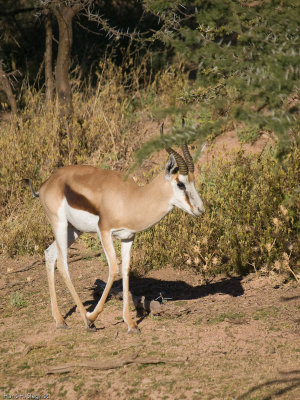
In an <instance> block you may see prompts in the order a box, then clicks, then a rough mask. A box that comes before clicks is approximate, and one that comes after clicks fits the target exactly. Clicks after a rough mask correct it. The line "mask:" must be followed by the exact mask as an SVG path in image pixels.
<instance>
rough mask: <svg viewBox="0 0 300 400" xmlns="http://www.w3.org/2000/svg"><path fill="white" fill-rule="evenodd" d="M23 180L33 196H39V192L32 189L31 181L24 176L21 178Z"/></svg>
mask: <svg viewBox="0 0 300 400" xmlns="http://www.w3.org/2000/svg"><path fill="white" fill-rule="evenodd" d="M23 182H25V183H26V184H27V185H28V186H29V188H30V190H31V193H32V197H33V198H35V197H39V196H40V195H39V192H36V191H35V190H34V189H33V187H32V183H31V180H30V179H28V178H25V179H23Z"/></svg>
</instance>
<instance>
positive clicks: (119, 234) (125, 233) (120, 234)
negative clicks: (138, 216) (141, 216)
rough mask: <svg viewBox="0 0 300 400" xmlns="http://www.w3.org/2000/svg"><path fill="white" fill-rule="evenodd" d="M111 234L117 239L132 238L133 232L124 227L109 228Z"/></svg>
mask: <svg viewBox="0 0 300 400" xmlns="http://www.w3.org/2000/svg"><path fill="white" fill-rule="evenodd" d="M111 234H112V235H113V236H114V237H116V238H118V239H132V238H133V237H134V234H135V232H133V231H130V230H129V229H126V228H120V229H111Z"/></svg>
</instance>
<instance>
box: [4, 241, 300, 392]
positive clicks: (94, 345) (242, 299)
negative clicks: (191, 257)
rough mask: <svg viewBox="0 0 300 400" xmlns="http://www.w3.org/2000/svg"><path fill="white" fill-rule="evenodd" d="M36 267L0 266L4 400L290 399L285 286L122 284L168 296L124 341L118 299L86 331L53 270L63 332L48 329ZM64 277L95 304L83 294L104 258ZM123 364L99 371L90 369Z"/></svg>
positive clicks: (299, 360) (164, 274)
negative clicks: (93, 329) (62, 368)
mask: <svg viewBox="0 0 300 400" xmlns="http://www.w3.org/2000/svg"><path fill="white" fill-rule="evenodd" d="M82 246H83V244H82V243H80V242H79V243H78V244H77V245H75V247H74V248H73V249H71V255H72V254H73V255H76V254H79V253H82V252H83V248H82ZM35 261H38V259H37V258H33V257H20V258H18V259H15V260H11V259H6V258H2V259H1V281H0V294H1V306H0V307H1V308H0V337H1V348H0V357H1V374H0V382H1V383H0V395H1V396H2V397H3V398H17V397H12V396H19V397H18V398H22V397H21V396H23V398H39V397H38V396H41V397H40V398H49V399H59V398H68V399H90V398H93V399H105V400H107V399H132V400H134V399H136V400H141V399H153V400H154V399H155V400H156V399H178V400H179V399H201V400H202V399H275V398H276V399H277V398H280V399H297V398H300V340H299V333H300V326H299V323H300V316H299V313H300V289H299V286H297V285H296V283H295V282H288V283H283V282H282V281H281V280H280V279H276V280H275V278H270V277H256V276H255V275H249V276H248V277H245V278H242V277H219V278H218V279H215V280H214V281H212V282H210V283H207V284H202V283H201V282H200V281H199V280H198V279H199V278H198V277H197V275H194V274H193V273H191V272H189V271H184V270H183V271H177V270H174V269H162V270H160V271H151V273H150V274H148V275H147V276H145V277H143V278H139V279H138V278H135V279H134V278H132V279H131V291H132V293H134V294H136V295H144V296H146V297H147V298H148V299H150V300H153V299H156V298H158V297H160V296H162V297H163V298H168V299H169V300H168V301H167V303H166V304H165V305H164V309H163V311H162V313H161V314H160V315H153V314H152V313H150V314H148V315H147V314H144V315H142V316H136V312H135V310H134V309H132V315H133V316H134V317H135V318H136V319H137V320H138V323H139V327H140V329H141V332H140V334H128V333H127V327H126V325H125V324H124V323H123V322H122V301H121V300H118V299H117V298H116V297H110V299H109V300H108V301H107V303H106V305H105V309H104V311H103V313H102V314H101V315H100V316H99V318H98V320H97V321H96V327H97V330H96V332H87V331H86V330H85V328H84V326H83V323H82V321H81V319H80V314H79V313H77V312H76V311H75V307H74V303H73V301H72V299H71V296H70V294H69V292H68V290H67V289H66V287H65V285H64V284H63V282H62V281H61V278H60V277H59V276H58V274H57V276H58V278H57V293H58V298H59V303H60V307H61V311H62V313H63V315H65V317H66V322H67V324H68V326H69V329H66V330H58V329H56V328H55V323H54V321H53V320H52V316H51V311H50V299H49V295H48V287H47V278H46V272H45V269H44V266H43V264H42V260H40V261H41V263H35V264H34V265H32V263H34V262H35ZM28 266H31V267H30V269H28V270H27V271H23V272H15V271H16V270H19V269H24V268H26V267H28ZM70 271H71V276H72V278H73V282H74V284H75V286H76V289H77V290H78V293H79V295H80V297H81V299H82V301H83V302H84V304H85V305H86V307H87V308H88V309H93V307H94V306H95V295H94V293H95V290H94V289H93V288H95V286H96V287H97V289H98V292H99V283H100V287H101V282H102V281H104V282H105V281H106V279H107V267H106V264H105V263H104V261H103V259H102V257H101V256H100V257H97V258H92V259H89V257H87V258H86V259H82V260H79V261H77V262H72V263H71V264H70ZM119 285H120V281H119V280H118V281H117V282H116V284H115V286H116V287H117V286H119ZM133 359H134V360H135V362H134V363H129V364H127V365H124V366H122V365H121V366H117V365H115V368H111V369H107V370H103V369H100V370H98V369H91V365H89V363H90V362H91V361H94V362H99V363H100V364H101V365H102V367H103V363H104V365H107V366H109V363H113V366H114V364H117V363H118V362H119V361H120V360H121V361H122V360H123V361H124V362H126V361H128V360H129V361H130V360H133ZM139 360H141V362H140V361H139ZM143 361H144V362H143ZM151 362H154V364H152V363H151ZM70 363H71V364H72V365H71V368H70V370H69V371H68V372H66V373H57V374H49V370H50V369H51V368H52V367H56V366H61V365H63V364H70ZM80 363H81V364H80ZM79 364H80V365H81V366H80V365H79ZM9 396H10V397H9ZM28 396H29V397H28Z"/></svg>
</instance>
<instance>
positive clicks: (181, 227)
mask: <svg viewBox="0 0 300 400" xmlns="http://www.w3.org/2000/svg"><path fill="white" fill-rule="evenodd" d="M299 156H300V151H299V149H298V148H297V147H294V148H293V149H292V150H291V152H290V153H289V155H288V156H287V158H286V159H285V160H283V161H281V162H279V161H278V160H277V159H276V158H275V157H274V156H273V154H272V151H271V150H267V151H265V152H264V153H263V154H262V155H261V156H258V155H246V154H244V153H243V152H237V153H235V154H234V155H233V157H232V159H231V160H230V161H228V160H217V161H213V162H212V163H211V164H209V165H207V166H206V167H205V168H203V170H202V173H201V177H200V180H199V182H198V187H199V192H200V193H201V197H202V198H203V201H204V204H205V206H206V213H205V214H204V216H202V217H199V218H193V217H191V216H189V215H188V214H186V213H184V212H182V211H181V210H178V209H177V210H174V211H173V212H171V213H170V214H169V215H167V216H166V217H165V219H163V220H162V221H161V222H160V223H159V224H158V225H156V226H154V227H152V228H151V229H150V230H149V231H146V232H143V233H141V234H139V235H137V237H136V240H135V250H134V252H133V261H134V271H135V272H136V273H138V274H142V273H144V272H146V271H148V270H150V269H152V268H155V269H158V268H161V267H163V266H165V265H170V266H172V267H175V268H193V269H194V270H196V271H198V272H199V273H201V274H202V275H203V276H204V277H211V276H212V275H214V274H216V273H220V272H226V273H231V272H234V273H238V274H245V273H247V272H249V271H254V270H255V271H257V270H261V271H262V272H270V271H272V270H274V271H277V272H283V271H288V272H289V273H292V270H293V268H295V262H296V259H297V255H298V256H299V242H297V229H298V228H299V219H298V216H299V214H300V209H299V208H300V207H299V186H298V185H299V178H300V173H299V165H300V163H299V161H300V160H299V159H300V157H299Z"/></svg>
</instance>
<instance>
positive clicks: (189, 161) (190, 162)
mask: <svg viewBox="0 0 300 400" xmlns="http://www.w3.org/2000/svg"><path fill="white" fill-rule="evenodd" d="M184 127H185V120H184V118H182V128H184ZM181 150H182V153H183V155H184V159H185V161H186V164H187V167H188V170H189V171H190V172H192V173H194V171H195V167H194V162H193V158H192V156H191V153H190V151H189V148H188V146H187V144H186V143H184V144H183V145H182V146H181Z"/></svg>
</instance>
